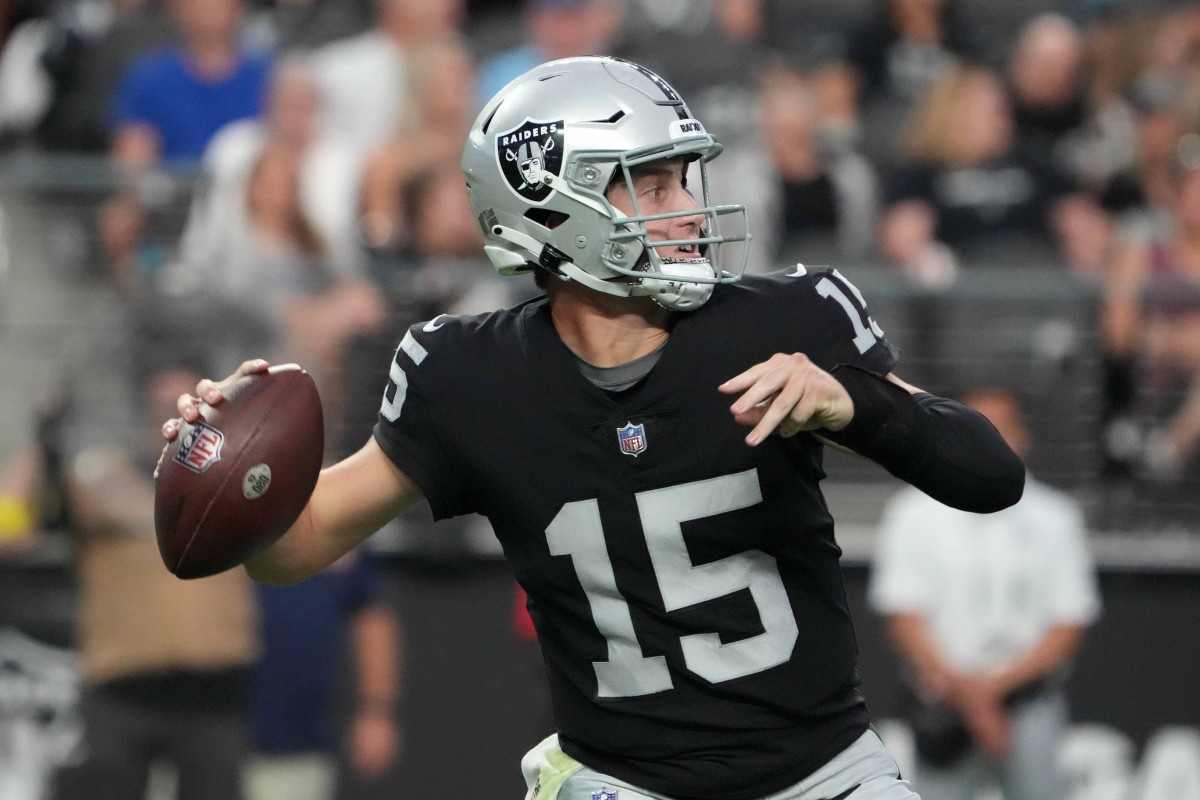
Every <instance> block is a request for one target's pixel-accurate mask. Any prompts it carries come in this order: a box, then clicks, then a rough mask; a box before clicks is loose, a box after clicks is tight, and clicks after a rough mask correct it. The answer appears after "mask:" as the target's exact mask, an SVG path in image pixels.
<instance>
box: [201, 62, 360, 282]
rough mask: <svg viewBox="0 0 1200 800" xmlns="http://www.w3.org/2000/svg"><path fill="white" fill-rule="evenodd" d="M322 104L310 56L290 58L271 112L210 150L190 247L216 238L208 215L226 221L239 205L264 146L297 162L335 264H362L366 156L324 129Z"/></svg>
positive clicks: (309, 211) (307, 208) (305, 201)
mask: <svg viewBox="0 0 1200 800" xmlns="http://www.w3.org/2000/svg"><path fill="white" fill-rule="evenodd" d="M322 109H323V98H322V97H321V95H320V90H319V88H318V86H317V83H316V78H315V75H314V73H313V70H312V66H311V64H310V63H309V60H308V59H306V58H304V57H302V56H289V57H286V58H285V59H283V60H282V61H280V62H279V63H278V64H277V65H276V67H275V69H274V70H273V71H272V75H271V79H270V82H269V84H268V89H267V99H266V110H265V113H264V115H263V116H262V117H258V118H254V119H245V120H240V121H238V122H233V123H230V124H229V125H226V126H225V127H224V128H222V129H221V130H220V131H219V132H218V133H217V135H216V136H215V137H214V138H213V141H212V143H211V144H210V145H209V146H208V148H207V150H206V151H205V154H204V161H203V174H202V179H203V184H202V191H201V192H200V193H199V194H198V196H197V198H196V204H195V208H194V209H193V212H192V218H193V219H192V221H191V223H190V224H189V230H188V232H187V234H186V238H187V243H188V246H189V247H191V246H193V245H195V244H198V243H197V242H196V241H195V238H194V237H195V236H200V237H201V238H204V237H212V236H213V235H214V233H213V232H212V231H206V225H205V219H213V220H219V219H222V218H223V217H225V216H226V215H227V213H228V209H229V208H230V207H237V206H238V205H239V203H238V200H237V195H239V194H241V193H243V192H244V191H245V188H246V182H247V180H248V177H249V175H250V172H251V169H252V167H253V165H254V164H255V162H256V161H257V160H258V159H259V158H260V157H261V155H262V154H263V152H264V151H265V150H267V149H279V150H281V151H283V152H285V153H287V154H288V155H289V157H290V158H291V159H292V160H294V161H295V162H296V164H297V165H298V169H299V174H298V178H299V204H300V208H301V209H302V210H303V212H304V214H305V216H306V217H307V218H308V219H309V220H311V222H312V227H313V230H314V232H315V233H316V234H317V235H318V236H319V237H320V239H321V241H322V242H323V243H324V244H325V246H326V249H327V257H328V260H329V262H330V263H331V264H332V265H334V266H335V267H336V269H337V270H338V271H339V272H344V273H347V274H354V272H355V271H356V270H357V269H358V268H360V267H361V266H362V262H363V251H362V246H361V244H360V242H359V238H358V231H357V227H356V223H355V215H354V209H355V205H356V200H355V198H356V195H357V193H358V191H359V183H360V181H361V178H362V163H361V160H362V159H361V155H360V153H359V152H358V151H357V150H356V149H355V148H354V147H353V146H352V144H351V143H350V142H348V141H346V140H344V139H339V138H337V137H336V136H333V135H330V134H328V133H325V132H324V131H322V130H321V127H320V117H321V113H322ZM215 224H218V225H221V224H232V221H231V220H228V219H227V220H225V222H217V223H215ZM197 226H198V227H197ZM215 235H216V236H217V237H218V238H219V236H220V234H219V233H217V234H215Z"/></svg>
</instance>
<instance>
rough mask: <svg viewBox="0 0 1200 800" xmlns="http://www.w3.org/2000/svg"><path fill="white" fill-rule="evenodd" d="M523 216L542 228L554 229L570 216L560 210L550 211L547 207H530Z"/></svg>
mask: <svg viewBox="0 0 1200 800" xmlns="http://www.w3.org/2000/svg"><path fill="white" fill-rule="evenodd" d="M525 218H526V219H528V220H530V221H532V222H536V223H537V224H538V225H541V226H542V227H543V228H546V229H548V230H554V229H555V228H557V227H558V226H559V225H562V224H563V223H564V222H566V221H567V220H569V219H570V218H571V217H570V215H568V214H564V213H563V212H561V211H551V210H550V209H548V208H531V209H529V210H528V211H526V212H525Z"/></svg>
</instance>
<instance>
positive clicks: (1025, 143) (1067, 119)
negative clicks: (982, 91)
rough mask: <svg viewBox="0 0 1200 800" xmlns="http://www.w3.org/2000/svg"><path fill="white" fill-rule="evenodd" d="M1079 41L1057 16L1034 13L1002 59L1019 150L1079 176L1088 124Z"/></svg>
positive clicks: (1072, 26) (1074, 28) (1070, 24)
mask: <svg viewBox="0 0 1200 800" xmlns="http://www.w3.org/2000/svg"><path fill="white" fill-rule="evenodd" d="M1084 55H1085V40H1084V37H1083V33H1082V32H1081V31H1080V30H1079V28H1078V27H1077V26H1076V25H1075V23H1074V22H1071V20H1069V19H1067V18H1066V17H1064V16H1062V15H1061V14H1040V15H1038V16H1036V17H1034V18H1033V19H1031V20H1029V22H1027V23H1026V24H1025V26H1024V27H1023V28H1022V29H1021V33H1020V36H1019V37H1018V38H1017V41H1016V44H1015V45H1014V47H1013V49H1012V52H1011V54H1010V56H1009V59H1008V73H1007V75H1006V77H1007V81H1008V89H1009V94H1010V96H1011V98H1012V107H1013V124H1014V127H1015V131H1016V139H1017V143H1018V145H1019V146H1020V148H1021V149H1022V150H1024V151H1025V152H1028V153H1030V154H1031V155H1034V156H1036V157H1037V158H1040V159H1041V160H1043V161H1049V162H1053V163H1054V164H1055V166H1057V167H1058V168H1059V169H1061V170H1062V171H1063V172H1066V173H1068V174H1070V175H1073V176H1080V174H1081V172H1082V169H1081V165H1080V156H1081V152H1082V148H1083V144H1084V142H1083V134H1084V130H1083V129H1084V127H1085V125H1086V123H1087V119H1088V108H1087V97H1086V86H1085V84H1084V80H1083V78H1084V73H1083V66H1084Z"/></svg>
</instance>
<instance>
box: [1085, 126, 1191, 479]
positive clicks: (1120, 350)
mask: <svg viewBox="0 0 1200 800" xmlns="http://www.w3.org/2000/svg"><path fill="white" fill-rule="evenodd" d="M1171 189H1172V202H1171V205H1170V209H1171V226H1170V228H1169V229H1167V230H1165V231H1161V232H1154V231H1150V232H1147V231H1145V230H1126V231H1124V232H1123V236H1122V237H1121V238H1120V239H1119V240H1118V243H1117V245H1116V246H1115V247H1114V248H1113V257H1112V262H1111V264H1110V266H1109V269H1108V272H1107V285H1106V291H1105V305H1104V309H1103V313H1102V316H1101V325H1102V331H1103V343H1104V348H1105V353H1106V357H1107V360H1108V368H1109V380H1108V389H1109V397H1108V404H1109V413H1108V416H1109V433H1110V436H1109V438H1108V444H1109V450H1110V452H1109V454H1110V457H1112V458H1115V459H1117V460H1118V461H1119V460H1122V459H1128V458H1129V457H1130V456H1131V455H1132V456H1133V458H1134V460H1135V461H1140V464H1136V465H1135V466H1138V467H1143V468H1146V469H1148V470H1149V471H1150V473H1151V474H1152V475H1156V476H1160V477H1162V476H1173V475H1177V474H1178V473H1179V472H1180V471H1181V470H1182V468H1183V466H1184V465H1185V463H1186V462H1187V461H1188V460H1189V459H1190V458H1191V457H1192V456H1193V455H1194V454H1195V452H1196V450H1197V447H1198V446H1200V255H1198V254H1200V135H1198V134H1196V133H1191V134H1188V135H1186V136H1184V137H1183V138H1181V139H1180V140H1179V143H1178V145H1177V148H1176V155H1175V170H1174V175H1173V181H1172V184H1171ZM1179 384H1182V385H1183V389H1182V392H1181V394H1182V396H1183V400H1182V403H1179V404H1178V407H1177V408H1176V409H1175V410H1174V411H1173V413H1171V414H1169V415H1168V416H1169V419H1168V421H1167V422H1166V424H1165V425H1163V427H1162V428H1161V429H1160V430H1156V431H1154V432H1153V433H1152V434H1151V436H1150V438H1149V441H1148V443H1147V447H1146V448H1145V450H1144V452H1142V453H1140V454H1137V453H1134V454H1130V453H1126V452H1123V451H1120V449H1119V447H1118V445H1117V442H1119V441H1120V439H1119V437H1118V439H1116V440H1115V441H1114V439H1113V437H1112V435H1111V434H1114V433H1116V430H1115V429H1114V428H1113V426H1114V425H1116V426H1118V429H1119V426H1121V425H1125V424H1127V421H1128V416H1129V415H1130V414H1131V413H1132V412H1133V411H1134V410H1135V409H1134V402H1135V400H1136V395H1137V393H1138V391H1139V386H1140V387H1141V389H1142V390H1144V391H1146V392H1147V393H1148V394H1149V395H1150V396H1152V397H1154V398H1156V399H1157V401H1158V402H1161V403H1162V404H1163V405H1164V406H1167V405H1170V404H1171V403H1172V401H1173V400H1174V399H1175V398H1173V397H1171V396H1170V395H1171V394H1172V389H1176V388H1178V385H1179ZM1114 448H1117V452H1114Z"/></svg>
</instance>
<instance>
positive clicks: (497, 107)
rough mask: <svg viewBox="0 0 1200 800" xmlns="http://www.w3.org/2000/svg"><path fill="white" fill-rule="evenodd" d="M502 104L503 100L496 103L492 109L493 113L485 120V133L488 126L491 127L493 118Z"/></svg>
mask: <svg viewBox="0 0 1200 800" xmlns="http://www.w3.org/2000/svg"><path fill="white" fill-rule="evenodd" d="M502 105H504V101H503V100H501V101H500V102H499V103H496V107H495V108H493V109H492V113H490V114H488V118H487V119H485V120H484V121H483V128H482V129H481V130H482V131H483V133H484V134H486V133H487V131H488V128H489V127H491V124H492V120H494V119H495V118H496V112H497V111H499V110H500V106H502Z"/></svg>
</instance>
